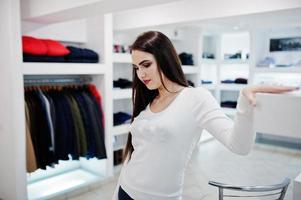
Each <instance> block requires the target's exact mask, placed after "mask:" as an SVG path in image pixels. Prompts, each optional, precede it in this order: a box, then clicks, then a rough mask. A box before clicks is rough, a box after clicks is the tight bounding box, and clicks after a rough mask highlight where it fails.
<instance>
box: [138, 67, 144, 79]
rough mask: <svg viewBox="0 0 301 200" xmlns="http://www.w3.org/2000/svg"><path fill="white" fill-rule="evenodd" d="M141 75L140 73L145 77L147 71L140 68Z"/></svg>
mask: <svg viewBox="0 0 301 200" xmlns="http://www.w3.org/2000/svg"><path fill="white" fill-rule="evenodd" d="M139 75H140V77H141V78H143V77H145V75H146V73H145V71H143V70H141V69H140V70H139Z"/></svg>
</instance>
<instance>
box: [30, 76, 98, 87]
mask: <svg viewBox="0 0 301 200" xmlns="http://www.w3.org/2000/svg"><path fill="white" fill-rule="evenodd" d="M92 80H93V79H92V77H91V76H47V77H45V76H38V77H37V76H25V77H24V85H25V86H31V85H67V84H86V83H90V82H92Z"/></svg>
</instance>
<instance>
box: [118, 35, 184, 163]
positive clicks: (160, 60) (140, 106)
mask: <svg viewBox="0 0 301 200" xmlns="http://www.w3.org/2000/svg"><path fill="white" fill-rule="evenodd" d="M133 50H138V51H143V52H147V53H150V54H152V55H153V56H154V57H155V59H156V61H157V65H158V71H159V74H160V80H161V82H162V84H163V86H164V88H165V89H166V90H167V88H166V87H165V85H164V82H163V78H162V75H161V73H163V74H164V76H165V77H167V78H168V79H169V80H170V81H172V82H174V83H177V84H179V85H182V86H185V87H187V86H188V83H187V80H186V78H185V75H184V73H183V70H182V67H181V61H180V59H179V57H178V55H177V52H176V50H175V48H174V46H173V45H172V43H171V41H170V40H169V39H168V37H166V36H165V35H164V34H163V33H161V32H158V31H148V32H144V33H142V34H141V35H139V36H138V37H137V39H136V40H135V42H134V43H133V44H132V46H131V52H132V51H133ZM132 73H133V88H132V89H133V90H132V102H133V115H132V121H133V120H134V118H135V117H137V116H138V115H139V114H140V112H141V111H143V110H144V109H145V108H146V106H147V105H148V104H149V103H150V102H152V101H153V99H154V98H155V97H156V96H157V95H158V94H159V92H158V89H155V90H149V89H148V88H147V87H146V86H145V84H143V83H142V82H141V81H140V80H139V78H138V76H137V74H136V71H135V69H134V68H133V72H132ZM167 91H168V90H167ZM133 151H134V147H133V145H132V134H131V133H129V135H128V139H127V144H126V146H125V150H124V154H123V161H125V160H126V159H128V160H130V159H131V155H132V152H133Z"/></svg>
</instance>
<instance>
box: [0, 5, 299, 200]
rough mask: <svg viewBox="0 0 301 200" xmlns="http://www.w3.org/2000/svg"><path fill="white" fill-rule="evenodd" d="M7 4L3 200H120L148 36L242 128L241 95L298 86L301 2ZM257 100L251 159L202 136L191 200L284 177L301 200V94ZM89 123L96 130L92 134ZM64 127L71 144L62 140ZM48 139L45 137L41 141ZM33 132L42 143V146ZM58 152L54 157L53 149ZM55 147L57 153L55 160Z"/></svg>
mask: <svg viewBox="0 0 301 200" xmlns="http://www.w3.org/2000/svg"><path fill="white" fill-rule="evenodd" d="M1 4H3V6H2V5H1V8H0V13H1V16H2V21H5V22H4V23H3V27H4V29H3V30H5V31H1V32H2V33H1V34H0V35H1V36H2V37H1V39H0V40H1V42H2V43H3V46H4V48H3V49H2V50H1V53H0V58H1V63H2V64H1V71H0V72H1V73H0V74H1V75H0V77H1V78H0V86H1V91H3V93H2V94H1V99H2V100H1V105H2V106H1V114H0V133H1V138H2V139H1V141H0V155H1V157H2V158H3V161H2V162H3V164H1V167H0V170H1V171H0V199H3V200H5V199H14V200H21V199H57V200H58V199H71V200H79V199H81V200H88V199H91V200H94V199H101V200H102V199H103V200H107V199H112V196H113V192H114V190H115V187H116V184H117V181H118V178H119V175H120V171H121V169H122V166H123V163H122V153H123V150H124V147H125V145H126V142H127V138H128V134H129V126H130V123H131V118H132V112H133V102H132V95H133V93H132V73H133V71H132V68H133V66H132V58H131V54H130V47H131V45H132V43H133V42H134V41H135V39H136V37H137V36H138V35H139V34H141V33H143V32H145V31H149V30H155V31H160V32H162V33H164V34H165V35H166V36H167V37H168V38H169V39H170V40H171V42H172V43H173V45H174V46H175V48H176V51H177V53H178V55H179V58H180V60H181V63H182V69H183V72H184V74H185V76H186V78H187V80H188V82H189V85H190V86H191V87H203V88H206V89H207V90H208V91H210V92H211V94H212V95H213V97H214V98H215V99H216V101H217V102H218V103H219V104H220V106H221V109H222V110H223V112H224V113H225V114H226V115H227V116H228V117H229V118H231V119H233V120H234V119H235V116H236V112H237V111H236V105H237V100H238V97H239V94H240V91H241V90H242V89H243V88H245V87H247V86H252V85H275V86H293V87H301V2H300V1H293V0H289V1H281V0H277V1H275V2H273V1H272V0H269V1H267V2H260V1H249V2H241V1H237V0H231V1H229V2H227V3H226V2H218V1H217V0H213V1H210V2H200V1H196V0H176V1H172V0H168V1H163V0H153V1H147V2H140V1H138V0H133V1H129V2H128V3H126V2H118V1H115V0H113V1H108V0H103V1H100V0H89V1H80V0H78V1H72V2H71V1H68V0H64V1H51V2H50V1H49V2H44V1H37V0H22V1H18V0H13V1H9V0H5V1H4V2H3V3H2V2H1ZM242 4H246V5H242ZM217 5H219V6H217ZM41 41H43V42H44V43H45V41H46V42H47V41H48V48H49V45H50V46H51V45H54V46H55V45H57V46H55V47H53V48H54V49H56V48H57V49H59V48H61V49H60V52H59V53H57V51H56V50H57V49H56V50H54V49H53V53H52V55H50V54H49V52H50V50H49V49H48V53H47V55H46V53H44V54H43V52H42V51H43V50H41V48H42V47H41V45H42V42H41ZM53 41H55V42H53ZM52 42H53V43H52ZM33 43H35V44H33ZM44 43H43V44H44ZM31 45H38V46H35V47H33V46H31ZM39 45H40V46H39ZM46 46H47V45H46ZM62 47H63V48H62ZM41 52H42V53H41ZM41 94H42V96H44V97H45V98H46V97H47V98H48V111H49V115H47V116H46V117H45V115H43V111H42V110H43V109H44V107H43V106H45V105H44V104H43V105H42V106H35V101H39V100H41ZM44 97H43V98H44ZM256 98H257V101H258V104H257V106H256V107H255V108H254V118H253V122H252V123H253V128H254V131H255V132H256V139H255V144H254V146H253V149H252V151H251V153H250V154H248V155H246V156H240V155H235V154H234V153H232V152H231V151H229V150H227V149H226V148H225V147H224V146H223V145H222V144H221V143H219V142H218V141H217V140H216V139H215V138H214V137H213V136H212V135H211V134H210V133H209V132H207V131H206V130H204V131H203V133H202V135H201V138H200V140H199V141H198V144H197V147H196V148H195V150H194V152H193V154H192V157H191V160H190V162H189V164H188V168H187V169H186V172H185V181H184V191H183V200H193V199H204V200H215V199H218V194H219V193H218V189H217V188H216V187H214V186H212V185H210V184H208V182H209V181H216V182H221V183H225V184H233V185H245V186H254V185H257V186H262V185H274V184H279V183H281V182H282V181H283V180H284V179H285V178H289V179H290V184H289V185H288V187H287V191H286V194H285V197H284V199H285V200H291V199H292V200H298V199H299V200H300V199H301V192H300V191H301V124H300V116H301V90H300V89H299V90H296V91H294V92H289V93H284V94H258V95H257V96H256ZM49 99H50V100H51V101H53V102H59V101H62V102H63V101H64V103H66V102H67V100H66V99H68V102H69V103H70V102H73V103H74V102H77V105H80V106H79V107H78V108H76V109H77V111H76V109H73V110H72V114H73V115H77V116H79V114H78V113H83V112H85V111H86V112H87V113H89V114H87V115H86V116H85V117H82V119H83V120H82V121H81V120H79V121H76V120H77V119H78V118H76V119H75V117H73V122H74V125H70V123H69V121H68V120H66V118H68V116H69V113H68V111H66V108H65V107H64V105H65V104H64V103H61V104H60V103H56V104H57V105H58V104H60V107H59V106H57V107H55V106H53V104H51V102H50V100H49ZM83 99H84V100H85V102H88V101H89V102H93V105H94V107H89V106H88V105H85V103H83ZM49 102H50V103H49ZM24 105H26V107H25V106H24ZM73 105H74V104H73ZM46 107H47V106H46ZM52 108H53V109H54V110H55V113H60V112H62V116H60V119H59V122H62V124H63V125H60V126H57V125H55V124H54V122H53V124H49V119H51V117H53V116H52V112H50V109H52ZM39 109H40V110H39ZM46 110H47V109H46ZM56 116H57V114H56ZM69 117H70V116H69ZM29 119H30V122H29ZM52 119H53V118H52ZM95 119H97V120H95ZM64 120H65V121H64ZM171 123H172V122H171ZM86 124H89V125H91V126H90V128H91V129H90V130H84V129H85V128H87V126H88V125H87V126H86ZM45 127H46V128H45ZM51 127H58V128H57V129H53V128H51ZM70 127H75V128H74V129H77V130H80V131H78V133H79V132H91V134H94V135H92V136H91V135H90V136H89V138H88V136H87V138H85V139H84V140H85V141H87V143H86V142H83V141H82V140H80V139H77V140H76V141H75V140H74V141H73V138H72V136H71V135H70V134H69V135H68V134H66V132H68V131H67V130H69V129H68V128H70ZM45 129H49V130H48V132H47V131H45ZM55 131H57V132H58V133H59V134H61V135H63V136H61V137H60V138H53V134H55ZM64 131H65V132H64ZM29 132H30V135H31V137H32V141H31V142H30V144H31V145H32V148H33V150H34V151H35V156H36V158H35V159H36V162H35V165H32V166H29V165H28V163H29V160H30V159H31V158H29V156H28V153H26V152H28V149H27V150H25V149H26V148H28V146H29V140H28V138H27V136H28V135H27V134H28V133H29ZM46 132H47V134H48V136H45V135H39V134H42V133H43V134H46ZM75 132H76V131H75ZM99 133H101V134H100V135H99ZM34 134H37V135H38V136H37V137H35V138H33V135H34ZM56 134H57V133H56ZM35 136H36V135H35ZM46 137H48V140H47V141H46V142H45V138H46ZM63 137H65V138H63ZM83 137H84V136H83ZM91 138H92V139H91ZM93 138H94V139H93ZM81 139H82V138H81ZM71 140H72V141H71ZM54 141H55V145H54ZM91 141H92V142H91ZM95 141H96V142H95ZM47 142H48V143H47ZM72 142H75V143H76V142H77V145H78V149H77V150H76V153H74V152H71V153H70V152H69V151H68V148H73V147H71V146H72V145H70V144H71V143H72ZM92 143H93V144H92ZM47 145H48V146H47ZM89 145H94V146H93V148H92V147H90V146H89ZM54 146H55V148H56V150H53V149H51V148H54ZM79 146H80V150H79ZM58 149H59V150H58ZM91 149H93V150H91ZM37 151H39V153H37ZM49 151H51V152H52V151H53V152H55V158H52V157H49V156H48V157H47V155H48V154H47V152H48V153H49ZM62 151H64V153H62ZM65 151H66V152H67V153H65ZM70 151H74V149H73V150H70ZM46 154H47V155H46ZM45 159H46V160H47V161H45ZM236 199H241V198H236ZM257 199H260V198H257Z"/></svg>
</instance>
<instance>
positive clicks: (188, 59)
mask: <svg viewBox="0 0 301 200" xmlns="http://www.w3.org/2000/svg"><path fill="white" fill-rule="evenodd" d="M179 58H180V60H181V63H182V65H193V56H192V54H189V53H185V52H183V53H180V54H179Z"/></svg>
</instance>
